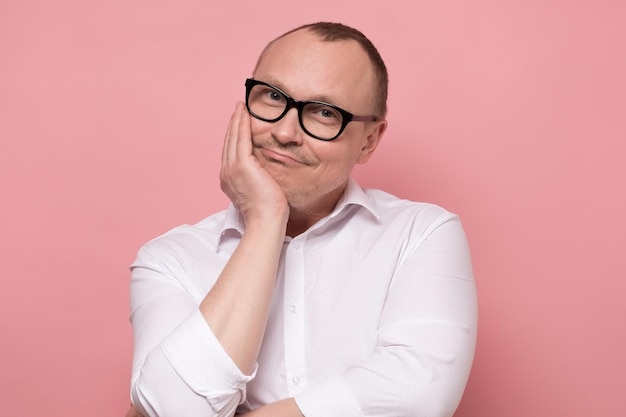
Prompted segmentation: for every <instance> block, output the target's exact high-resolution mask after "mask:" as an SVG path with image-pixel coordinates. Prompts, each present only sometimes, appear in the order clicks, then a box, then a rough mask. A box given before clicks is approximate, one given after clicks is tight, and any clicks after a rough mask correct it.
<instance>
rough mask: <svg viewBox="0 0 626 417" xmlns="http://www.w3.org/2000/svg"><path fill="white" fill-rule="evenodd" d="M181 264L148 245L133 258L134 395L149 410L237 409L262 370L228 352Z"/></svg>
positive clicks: (163, 416)
mask: <svg viewBox="0 0 626 417" xmlns="http://www.w3.org/2000/svg"><path fill="white" fill-rule="evenodd" d="M183 265H184V263H183V262H181V259H180V256H178V255H176V254H172V253H170V252H169V251H168V250H164V248H163V246H158V245H157V247H152V246H151V245H150V244H149V245H146V246H144V247H143V248H142V249H141V250H140V252H139V254H138V256H137V259H136V260H135V262H134V263H133V264H132V265H131V284H130V302H131V316H130V317H131V323H132V327H133V334H134V344H135V346H134V355H133V371H132V378H131V398H132V401H133V403H134V404H135V406H136V407H137V408H138V409H139V411H140V412H141V413H142V414H144V415H146V416H150V417H157V416H158V417H167V416H176V417H179V416H181V415H184V416H185V417H195V416H198V417H200V416H202V417H211V416H232V415H233V414H234V413H235V410H236V408H237V406H238V404H239V403H240V402H242V401H243V400H244V398H245V394H246V393H245V389H246V383H247V382H248V381H250V380H251V379H252V378H253V377H254V373H255V372H256V369H255V371H254V372H253V373H252V375H244V374H243V373H242V372H241V371H240V370H239V368H238V367H237V366H236V365H235V363H234V362H233V361H232V359H231V358H230V357H229V356H228V354H227V353H226V352H225V351H224V349H223V348H222V346H221V344H220V343H219V341H218V340H217V339H216V337H215V335H214V334H213V332H212V331H211V329H210V327H209V326H208V324H207V323H206V321H205V320H204V318H203V317H202V315H201V313H200V311H199V309H198V306H199V303H200V301H201V299H202V296H203V294H201V292H200V291H198V290H197V289H195V288H193V285H192V284H191V280H190V279H189V278H188V277H187V275H186V274H187V271H186V270H185V267H184V266H183Z"/></svg>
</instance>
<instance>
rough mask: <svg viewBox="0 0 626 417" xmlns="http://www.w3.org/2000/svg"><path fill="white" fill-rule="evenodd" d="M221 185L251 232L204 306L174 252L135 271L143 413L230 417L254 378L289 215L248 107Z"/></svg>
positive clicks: (233, 133) (236, 118)
mask: <svg viewBox="0 0 626 417" xmlns="http://www.w3.org/2000/svg"><path fill="white" fill-rule="evenodd" d="M220 179H221V185H222V188H223V190H224V192H225V193H226V194H227V195H228V197H229V198H230V199H231V201H232V203H233V204H234V206H235V207H236V208H238V209H239V212H240V214H241V216H242V218H243V220H244V222H245V232H244V234H243V236H242V238H241V240H240V242H239V244H238V246H237V248H236V249H235V250H234V252H233V254H232V256H231V257H230V259H228V261H227V262H226V264H225V267H224V268H223V269H222V272H221V273H220V275H219V277H217V280H216V281H215V283H214V285H213V286H212V288H211V290H210V291H209V292H208V294H207V295H206V297H205V298H204V299H203V300H202V301H201V303H200V306H199V308H198V302H197V301H196V299H194V295H193V294H190V293H188V291H187V290H186V289H185V288H184V286H181V285H180V284H179V283H178V282H177V279H176V276H175V275H172V274H171V273H170V271H169V268H170V267H171V266H174V265H175V264H176V263H177V262H178V259H177V258H176V254H163V253H159V252H156V253H157V255H153V254H152V253H151V251H150V250H148V251H146V252H145V253H141V254H140V257H141V261H140V262H139V264H140V266H139V267H138V268H136V270H134V271H133V280H132V283H131V285H132V286H131V299H134V300H135V301H134V309H133V327H134V332H135V337H136V340H135V350H136V352H137V351H138V350H140V351H141V352H140V353H139V355H140V356H141V357H138V360H137V367H136V369H133V383H132V385H133V388H132V396H133V401H134V403H135V406H136V409H137V411H139V412H141V413H142V414H144V415H150V416H154V415H159V416H161V417H162V416H167V415H180V413H181V412H182V407H184V408H185V412H184V414H185V416H186V417H190V416H192V415H193V416H195V415H198V416H203V417H206V416H213V415H229V414H232V413H233V412H234V409H235V408H236V406H237V403H238V401H239V400H240V399H241V395H242V394H241V393H242V392H244V390H245V384H244V381H245V380H246V379H247V378H248V379H249V378H250V377H249V376H247V375H250V373H252V372H253V371H254V365H255V363H256V358H257V355H258V352H259V349H260V345H261V340H262V337H263V333H264V330H265V326H266V321H267V316H268V312H269V305H270V302H271V296H272V290H273V287H274V281H275V278H276V271H277V267H278V261H279V257H280V253H281V250H282V244H283V241H284V236H285V231H286V223H287V218H288V215H289V208H288V205H287V201H286V198H285V196H284V193H283V192H282V190H281V188H280V187H279V186H278V184H277V183H276V182H275V181H274V180H273V178H271V176H270V175H269V174H268V173H267V172H266V171H265V170H264V169H263V168H262V167H261V166H260V164H259V162H258V161H257V160H256V158H255V157H254V156H253V155H252V142H251V134H250V116H249V115H248V113H247V112H246V110H245V107H244V106H243V104H242V103H238V105H237V108H236V109H235V112H234V113H233V116H232V118H231V122H230V125H229V128H228V131H227V134H226V138H225V141H224V148H223V152H222V170H221V172H220ZM164 257H165V258H167V259H163V258H164ZM178 273H184V272H181V271H177V272H175V273H174V274H178ZM168 275H169V276H168ZM209 329H210V330H209ZM216 341H217V342H216ZM209 356H210V357H209ZM233 363H234V366H236V367H237V368H239V369H238V370H239V372H237V371H235V370H234V367H233ZM235 374H239V375H235ZM219 375H227V376H228V377H229V378H230V379H229V380H222V379H221V378H222V377H220V376H219ZM211 384H212V386H209V385H211Z"/></svg>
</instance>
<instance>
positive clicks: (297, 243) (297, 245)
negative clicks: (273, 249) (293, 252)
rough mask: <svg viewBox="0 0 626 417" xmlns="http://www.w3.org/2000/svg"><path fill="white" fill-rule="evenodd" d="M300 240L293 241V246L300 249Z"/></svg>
mask: <svg viewBox="0 0 626 417" xmlns="http://www.w3.org/2000/svg"><path fill="white" fill-rule="evenodd" d="M300 246H301V245H300V242H293V248H294V249H300Z"/></svg>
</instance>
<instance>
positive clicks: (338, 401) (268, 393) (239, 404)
mask: <svg viewBox="0 0 626 417" xmlns="http://www.w3.org/2000/svg"><path fill="white" fill-rule="evenodd" d="M243 232H244V227H243V225H242V223H241V221H240V218H239V214H238V212H237V211H236V210H235V209H234V208H233V207H232V206H231V207H229V208H228V209H227V210H226V211H222V212H219V213H217V214H215V215H212V216H210V217H208V218H206V219H205V220H203V221H201V222H199V223H197V224H195V225H191V226H189V225H185V226H181V227H178V228H176V229H173V230H171V231H169V232H168V233H166V234H165V235H163V236H160V237H158V238H156V239H154V240H152V241H151V242H149V243H147V244H146V245H145V246H144V247H143V248H142V249H141V250H140V251H139V254H138V256H137V259H136V261H135V262H134V263H133V264H132V266H131V270H132V275H131V322H132V326H133V331H134V342H135V351H134V358H133V372H132V381H131V396H132V400H133V403H134V404H135V405H136V406H137V407H138V409H139V410H140V411H142V412H144V413H145V414H147V415H149V416H151V417H154V416H160V417H165V416H176V417H195V416H198V417H200V416H201V417H210V416H232V415H233V413H234V412H235V411H237V412H245V411H249V410H252V409H255V408H258V407H260V406H262V405H264V404H267V403H270V402H274V401H277V400H280V399H283V398H286V397H294V398H295V400H296V403H297V405H298V407H299V408H300V410H301V411H302V413H303V414H304V415H305V416H306V417H352V416H354V417H357V416H381V417H382V416H389V417H402V416H407V417H408V416H416V417H417V416H433V417H442V416H451V415H452V414H453V412H454V410H455V409H456V407H457V405H458V403H459V401H460V398H461V395H462V393H463V390H464V388H465V384H466V381H467V377H468V375H469V371H470V368H471V363H472V358H473V354H474V346H475V340H476V322H477V306H476V294H475V287H474V281H473V276H472V268H471V261H470V255H469V249H468V246H467V241H466V238H465V234H464V232H463V229H462V227H461V224H460V221H459V219H458V217H457V216H455V215H453V214H451V213H449V212H447V211H445V210H443V209H442V208H440V207H437V206H434V205H432V204H425V203H415V202H411V201H407V200H402V199H399V198H397V197H394V196H392V195H390V194H387V193H384V192H382V191H379V190H372V189H369V190H368V189H365V190H364V189H361V188H360V187H359V186H358V185H357V184H356V182H354V181H352V180H351V181H350V183H349V185H348V188H347V189H346V192H345V193H344V195H343V197H342V198H341V200H340V201H339V202H338V204H337V206H336V207H335V209H334V211H333V212H332V213H331V214H330V215H329V216H327V217H325V218H323V219H321V220H320V221H319V222H317V223H316V224H315V225H314V226H312V227H311V228H310V229H309V230H307V231H306V232H305V233H303V234H301V235H299V236H297V237H295V238H293V239H292V238H290V237H286V238H285V242H284V244H283V250H282V255H281V258H280V264H279V270H278V276H277V280H276V285H275V288H274V295H273V302H272V306H271V311H270V315H269V320H268V324H267V330H266V333H265V336H264V339H263V344H262V348H261V351H260V354H259V357H258V360H257V364H256V367H255V370H254V371H253V372H252V374H251V375H244V374H243V373H242V372H241V371H240V370H239V369H238V368H237V366H236V365H235V364H234V362H233V361H232V360H231V358H230V357H229V356H228V355H227V353H226V352H225V351H224V349H223V348H222V346H221V345H220V343H219V342H218V340H217V339H216V337H215V335H214V334H213V333H212V331H211V329H210V328H209V326H208V325H207V323H206V321H205V320H204V318H203V317H202V315H201V314H200V312H199V310H198V306H199V304H200V302H201V301H202V299H203V298H204V297H205V295H206V294H207V293H208V291H209V290H210V289H211V287H212V285H213V284H214V283H215V281H216V279H217V278H218V276H219V274H220V272H221V271H222V269H223V267H224V265H225V264H226V262H227V261H228V259H229V257H230V256H231V254H232V253H233V251H234V250H235V248H236V247H237V244H238V243H239V240H240V237H241V235H242V233H243Z"/></svg>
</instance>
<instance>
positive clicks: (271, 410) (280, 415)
mask: <svg viewBox="0 0 626 417" xmlns="http://www.w3.org/2000/svg"><path fill="white" fill-rule="evenodd" d="M127 417H128V416H127ZM236 417H304V416H303V415H302V412H301V411H300V409H299V408H298V405H297V404H296V402H295V400H294V399H293V398H285V399H284V400H280V401H276V402H275V403H271V404H267V405H265V406H263V407H261V408H257V409H256V410H254V411H250V412H249V413H246V414H243V415H241V416H236Z"/></svg>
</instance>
